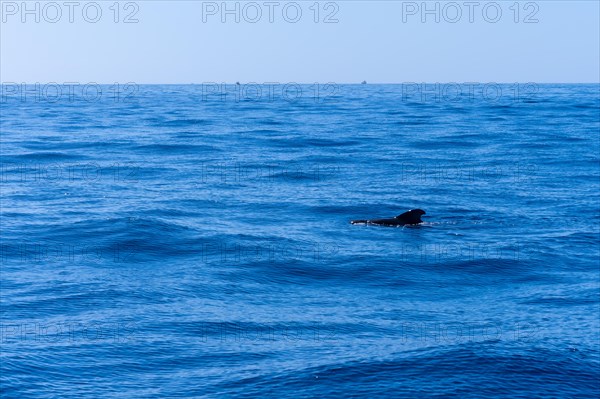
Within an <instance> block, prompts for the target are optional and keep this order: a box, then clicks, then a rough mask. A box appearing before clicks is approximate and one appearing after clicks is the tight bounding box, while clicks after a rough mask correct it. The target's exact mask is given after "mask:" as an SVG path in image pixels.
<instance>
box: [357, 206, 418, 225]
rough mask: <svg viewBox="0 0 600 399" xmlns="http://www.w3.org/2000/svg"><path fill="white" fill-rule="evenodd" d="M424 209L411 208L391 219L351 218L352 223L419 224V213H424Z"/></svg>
mask: <svg viewBox="0 0 600 399" xmlns="http://www.w3.org/2000/svg"><path fill="white" fill-rule="evenodd" d="M424 214H425V211H424V210H422V209H411V210H410V211H408V212H404V213H403V214H402V215H398V216H396V217H394V218H392V219H360V220H351V221H350V223H352V224H374V225H378V226H404V225H406V224H419V223H423V221H422V220H421V215H424Z"/></svg>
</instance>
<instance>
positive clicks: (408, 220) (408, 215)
mask: <svg viewBox="0 0 600 399" xmlns="http://www.w3.org/2000/svg"><path fill="white" fill-rule="evenodd" d="M424 214H425V211H424V210H422V209H411V210H410V211H408V212H404V213H403V214H402V215H398V216H396V217H395V218H394V219H396V220H398V221H399V222H400V223H403V224H419V223H423V221H422V220H421V215H424Z"/></svg>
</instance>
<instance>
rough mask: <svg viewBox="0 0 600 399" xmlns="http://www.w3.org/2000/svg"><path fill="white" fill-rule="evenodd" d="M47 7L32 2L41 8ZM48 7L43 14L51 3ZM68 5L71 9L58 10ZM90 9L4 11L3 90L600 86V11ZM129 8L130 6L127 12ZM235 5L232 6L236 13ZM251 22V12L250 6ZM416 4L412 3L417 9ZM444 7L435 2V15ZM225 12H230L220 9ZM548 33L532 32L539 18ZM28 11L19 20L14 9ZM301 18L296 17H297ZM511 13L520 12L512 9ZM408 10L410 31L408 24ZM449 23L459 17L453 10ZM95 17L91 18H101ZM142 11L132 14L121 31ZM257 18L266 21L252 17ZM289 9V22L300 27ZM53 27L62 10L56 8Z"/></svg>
mask: <svg viewBox="0 0 600 399" xmlns="http://www.w3.org/2000/svg"><path fill="white" fill-rule="evenodd" d="M35 3H36V2H28V5H29V7H31V8H33V7H35ZM39 3H40V13H43V11H42V9H41V8H42V7H43V5H44V3H47V2H43V1H42V2H39ZM57 3H58V4H59V5H61V4H63V1H58V2H57ZM87 3H90V2H86V1H82V2H79V4H80V6H79V7H78V8H75V10H74V19H75V21H74V22H73V23H69V15H68V10H69V9H68V8H67V7H64V6H61V11H62V13H63V14H62V17H61V18H60V20H59V21H58V22H56V23H49V22H48V21H45V20H44V19H45V18H44V15H43V14H41V15H40V18H41V20H40V22H39V23H36V22H35V21H34V17H35V15H33V14H32V15H25V17H26V18H27V20H26V22H25V23H23V22H22V21H21V17H22V10H21V9H20V8H21V1H17V2H6V1H2V10H3V14H2V26H1V29H0V35H1V37H0V45H1V49H0V57H1V58H0V68H1V69H0V74H1V76H0V79H1V81H2V82H29V83H33V82H98V83H112V82H136V83H138V84H143V83H192V82H193V83H202V82H235V81H240V82H259V83H263V82H305V83H310V82H336V83H356V82H360V81H362V80H367V81H368V82H370V83H402V82H424V81H426V82H517V81H518V82H537V83H545V82H566V83H569V82H598V81H599V74H600V72H599V71H600V62H599V58H600V56H599V52H600V31H599V19H600V8H599V2H598V1H537V2H534V5H533V6H532V5H529V6H528V8H527V9H524V8H525V6H526V4H527V3H528V2H526V1H522V2H517V4H518V5H519V7H520V13H519V16H518V19H519V22H518V23H515V22H514V18H515V14H514V7H513V4H514V3H515V1H513V0H511V1H497V2H496V3H497V4H499V5H500V8H501V10H502V16H501V17H500V19H499V21H498V22H496V23H491V22H488V21H486V20H485V18H484V15H483V7H484V6H487V7H488V14H487V17H489V18H494V16H495V9H494V7H495V6H488V4H490V3H492V2H487V1H479V2H477V3H479V5H478V6H477V7H475V9H474V14H473V18H474V21H473V22H472V23H471V22H469V15H468V11H469V8H468V7H466V6H464V5H463V4H464V3H465V2H464V1H457V2H456V3H458V4H459V5H460V6H461V11H462V12H463V15H462V18H461V19H460V20H459V21H458V22H456V23H450V22H449V21H446V20H445V18H444V14H443V10H442V8H443V7H444V5H445V4H447V3H449V2H439V4H440V5H439V7H440V18H441V19H440V22H439V23H436V22H435V21H434V20H433V19H434V17H435V15H428V16H427V18H428V20H427V21H426V22H424V23H423V22H422V21H421V13H420V10H418V11H416V14H415V15H408V13H409V12H411V11H412V12H414V11H415V10H414V8H411V7H412V6H414V5H415V4H416V6H417V7H419V8H421V3H422V2H421V1H419V2H415V3H412V2H402V1H370V2H369V1H336V2H334V3H336V4H337V7H338V10H337V13H336V15H335V18H336V19H337V20H338V21H339V22H337V23H323V22H322V20H323V19H324V18H325V16H326V15H327V14H328V13H330V12H332V11H333V10H334V8H333V6H330V7H329V8H328V9H327V10H324V9H323V8H324V6H325V5H326V3H327V1H323V2H319V6H320V8H321V12H320V15H319V19H320V20H321V22H319V23H315V22H314V21H313V18H314V11H313V10H312V9H310V7H311V6H312V5H313V4H314V3H315V1H314V0H311V1H297V3H298V4H299V5H300V7H301V9H302V17H301V18H300V20H299V22H297V23H290V22H287V21H286V20H285V19H284V18H283V16H282V8H283V6H284V5H286V4H289V3H291V2H287V1H278V3H279V6H278V7H276V8H275V13H274V19H275V20H274V21H273V22H272V23H271V22H269V21H268V15H267V13H268V10H269V9H268V7H267V6H264V1H257V2H256V3H258V4H259V5H260V6H261V10H262V12H263V15H262V18H261V19H260V20H259V21H258V22H257V23H250V22H248V21H245V20H244V17H243V15H242V14H241V15H240V18H241V20H240V22H239V23H235V21H234V20H233V18H234V16H233V15H230V16H228V20H227V21H226V22H225V23H223V22H221V18H220V14H219V13H217V15H209V16H207V17H206V18H207V21H206V22H203V21H202V15H203V14H202V9H203V6H204V7H210V6H209V5H208V3H209V2H202V1H189V0H188V1H156V0H154V1H136V2H135V3H136V4H137V5H138V7H139V10H138V11H137V13H136V15H135V18H137V19H138V20H139V22H138V23H131V24H125V23H122V22H120V23H115V22H114V21H113V18H114V12H113V10H111V9H109V7H111V6H112V4H113V3H114V1H113V0H110V1H97V3H98V4H100V5H101V8H102V16H101V18H100V20H99V22H97V23H90V22H86V21H85V20H84V19H83V16H82V9H81V8H82V7H83V5H84V4H87ZM125 3H126V2H121V7H123V6H124V5H125ZM234 3H235V2H229V6H230V7H232V8H233V7H234ZM239 3H240V12H241V8H242V7H243V5H244V4H245V3H248V2H243V1H242V2H239ZM409 3H410V4H409ZM435 3H436V2H428V7H431V8H433V7H435ZM214 4H216V5H217V6H218V7H219V8H220V7H221V1H219V2H216V3H214ZM536 4H537V12H536V14H535V16H534V18H535V19H537V20H538V22H537V23H524V22H523V20H524V19H525V18H526V16H527V15H528V14H530V13H531V12H533V11H535V5H536ZM15 5H16V6H18V7H19V10H16V14H14V15H13V13H14V12H15V10H14V6H15ZM289 7H292V6H289ZM511 7H513V8H512V9H511ZM403 9H404V10H405V11H406V15H405V17H406V22H403ZM445 10H446V12H447V13H446V17H447V18H446V19H451V18H454V16H455V15H456V14H455V11H456V10H455V9H453V8H451V7H449V6H448V8H446V9H445ZM93 11H94V10H93V8H91V9H88V16H90V17H91V18H93V17H94V12H93ZM132 11H134V8H133V7H132V6H130V7H129V8H128V9H127V10H123V9H121V12H120V14H119V20H122V19H123V18H124V17H125V15H126V14H128V13H129V12H132ZM246 11H247V12H248V14H247V16H248V17H249V18H253V17H254V10H253V9H251V8H247V9H246ZM293 11H294V9H293V7H292V8H289V9H288V16H289V17H291V18H292V17H293V16H294V14H295V13H294V12H293ZM46 12H47V15H46V16H47V18H46V19H53V18H55V10H54V9H52V8H47V9H46Z"/></svg>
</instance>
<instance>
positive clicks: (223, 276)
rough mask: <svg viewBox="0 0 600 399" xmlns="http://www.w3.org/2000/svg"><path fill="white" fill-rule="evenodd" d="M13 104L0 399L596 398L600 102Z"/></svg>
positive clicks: (123, 94) (505, 94) (588, 92)
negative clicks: (384, 222) (374, 221)
mask: <svg viewBox="0 0 600 399" xmlns="http://www.w3.org/2000/svg"><path fill="white" fill-rule="evenodd" d="M13 89H14V88H11V91H3V93H4V94H5V95H3V98H2V104H1V106H2V108H1V124H0V128H1V133H2V147H1V154H2V165H1V167H2V169H1V181H2V195H1V208H2V233H1V240H2V242H1V244H2V253H1V256H2V259H1V260H2V268H1V310H2V313H1V325H0V332H1V336H0V339H1V344H2V350H1V384H2V397H5V398H83V397H85V398H117V397H119V398H195V397H208V398H223V397H236V398H246V397H248V398H249V397H273V398H341V397H356V398H359V397H370V398H374V397H399V398H427V397H440V398H441V397H444V398H475V397H477V398H497V397H502V398H596V397H598V394H599V393H600V380H599V379H600V370H599V367H600V353H599V350H600V347H599V345H600V343H599V340H600V332H599V328H600V322H599V317H600V315H599V310H600V309H599V305H600V295H599V294H600V291H599V287H600V284H599V283H600V268H599V259H600V253H599V246H600V239H599V238H600V237H599V226H600V214H599V207H600V202H599V194H598V193H599V192H600V191H599V188H600V187H599V185H600V184H599V183H600V168H599V160H600V156H599V149H600V142H599V140H600V134H599V132H600V91H599V86H598V85H560V84H553V85H529V86H515V85H502V86H495V87H493V89H494V90H493V92H492V91H489V90H487V89H489V87H487V88H485V87H483V86H478V87H477V88H475V89H474V90H473V91H472V92H471V91H469V90H462V89H461V90H462V91H461V94H460V95H458V94H456V93H457V91H456V90H455V89H456V87H451V88H450V89H452V90H451V91H452V93H453V94H452V95H450V94H448V93H450V91H446V92H445V91H443V90H441V91H438V89H436V86H434V85H429V86H426V87H425V91H424V92H419V90H420V89H419V87H418V86H416V85H317V86H315V85H302V86H295V85H292V86H289V87H286V88H285V89H282V88H281V86H278V87H276V88H275V89H274V90H273V91H272V93H271V92H269V94H265V93H267V91H266V90H263V89H264V88H260V87H258V88H257V87H254V86H252V87H250V86H243V85H241V86H235V85H230V86H225V87H220V88H218V89H217V88H216V87H214V86H203V85H181V86H173V85H155V86H152V85H148V86H133V85H132V86H130V87H114V86H102V87H101V89H102V93H101V94H98V95H97V96H94V95H90V94H89V93H87V95H83V94H81V93H80V94H77V93H76V94H75V95H74V96H73V97H71V96H68V97H67V96H64V95H63V96H61V97H60V98H59V97H57V96H54V97H53V96H52V95H51V94H48V93H47V92H43V90H42V89H40V88H37V89H36V88H35V87H27V88H26V89H25V90H26V92H23V93H21V94H10V93H12V90H13ZM258 90H261V92H259V91H258ZM294 90H295V92H294ZM486 90H487V91H486ZM216 91H218V92H216ZM221 91H222V92H221ZM36 92H37V94H36ZM40 92H42V95H40ZM6 93H9V94H6ZM116 93H118V95H116ZM225 93H226V95H224V94H225ZM240 93H241V95H240ZM290 93H291V94H290ZM411 208H422V209H424V210H425V211H426V212H427V214H426V215H425V217H424V220H425V223H424V224H423V225H421V226H418V227H404V228H384V227H372V226H353V225H350V224H349V220H351V219H362V218H375V217H389V216H395V215H398V214H400V213H402V212H404V211H406V210H408V209H411Z"/></svg>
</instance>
